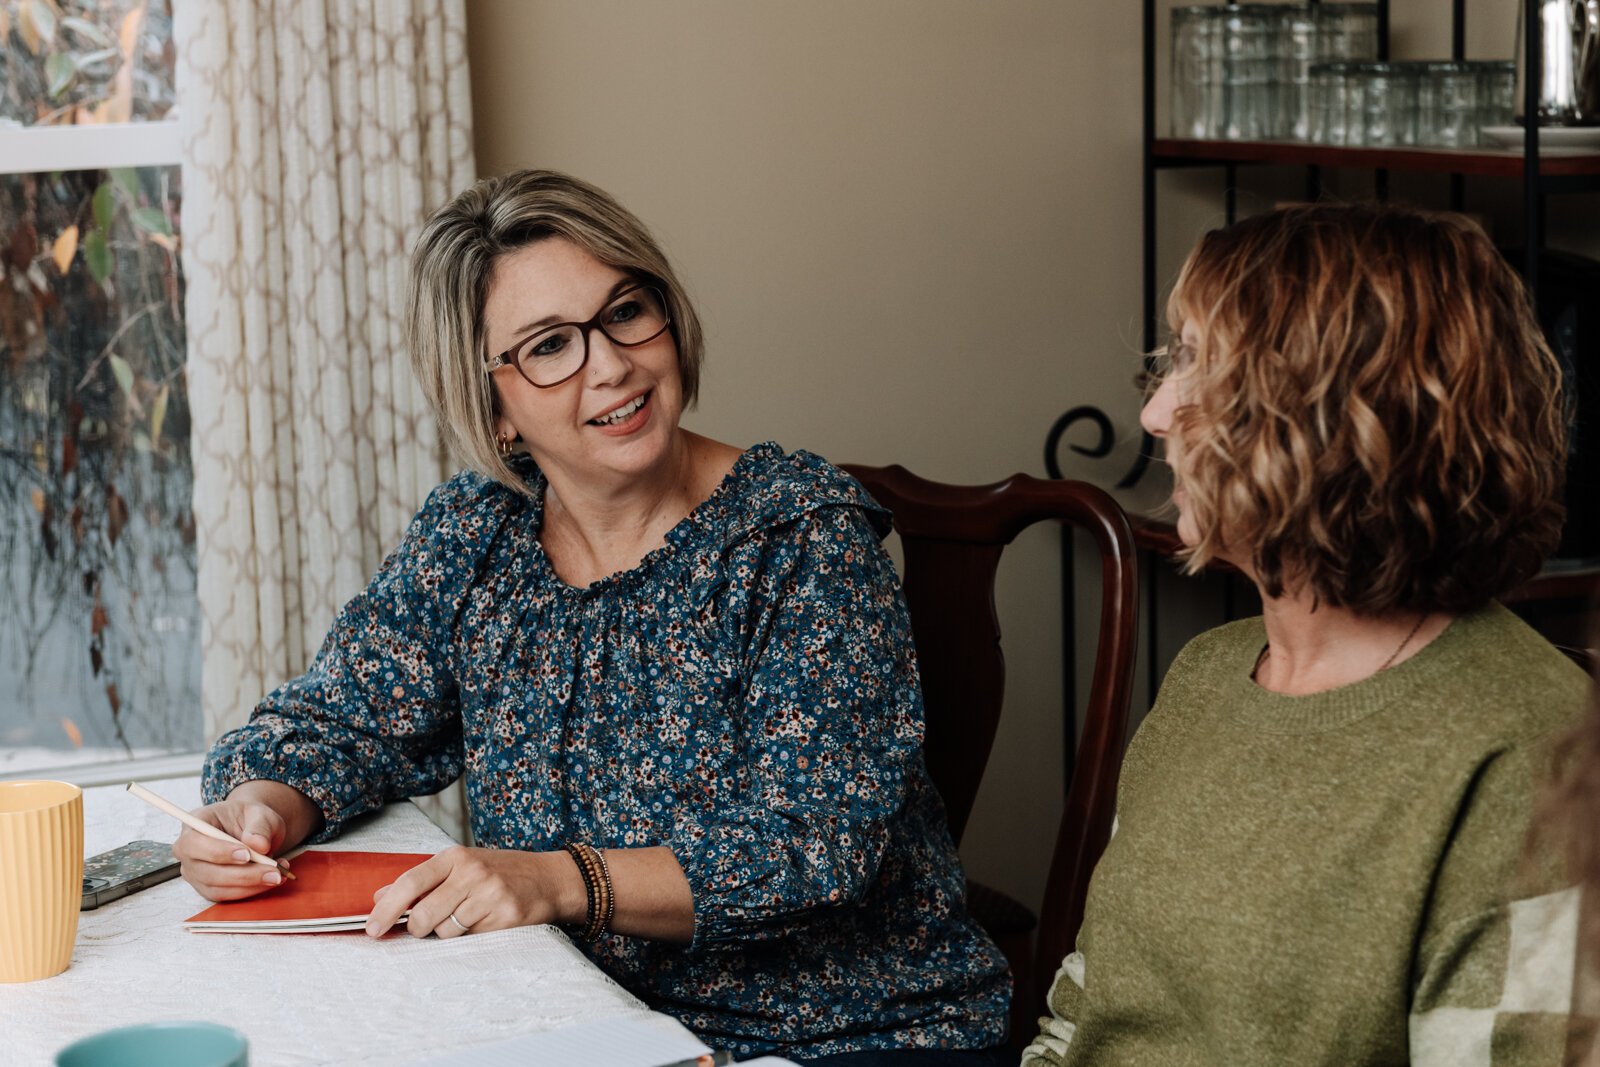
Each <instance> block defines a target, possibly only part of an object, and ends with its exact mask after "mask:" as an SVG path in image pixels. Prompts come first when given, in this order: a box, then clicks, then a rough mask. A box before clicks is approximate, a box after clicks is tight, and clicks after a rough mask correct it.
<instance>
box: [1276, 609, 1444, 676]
mask: <svg viewBox="0 0 1600 1067" xmlns="http://www.w3.org/2000/svg"><path fill="white" fill-rule="evenodd" d="M1432 617H1433V612H1431V611H1425V612H1423V613H1422V615H1421V617H1420V618H1418V619H1417V624H1416V625H1415V626H1413V627H1411V629H1410V631H1409V632H1408V633H1407V634H1406V636H1405V637H1404V638H1403V639H1402V640H1401V642H1400V644H1399V645H1398V646H1397V647H1396V648H1395V650H1394V651H1393V652H1391V653H1389V658H1388V659H1386V660H1384V661H1383V666H1381V667H1379V668H1378V669H1377V670H1375V671H1373V672H1372V673H1373V674H1382V673H1383V672H1384V671H1386V670H1388V669H1389V668H1390V667H1393V666H1394V661H1395V660H1397V659H1399V658H1400V653H1402V652H1404V651H1405V650H1406V646H1407V645H1409V644H1410V643H1411V639H1412V638H1413V637H1416V636H1417V634H1419V633H1421V632H1422V624H1423V623H1425V622H1427V621H1428V620H1429V619H1430V618H1432ZM1271 655H1272V643H1271V642H1270V641H1269V642H1268V643H1267V644H1264V645H1262V646H1261V655H1259V656H1257V657H1256V665H1255V667H1254V668H1253V669H1252V670H1251V671H1250V677H1251V678H1254V677H1256V675H1257V674H1259V673H1260V672H1261V668H1262V667H1263V666H1264V665H1265V664H1266V662H1267V658H1268V657H1269V656H1271Z"/></svg>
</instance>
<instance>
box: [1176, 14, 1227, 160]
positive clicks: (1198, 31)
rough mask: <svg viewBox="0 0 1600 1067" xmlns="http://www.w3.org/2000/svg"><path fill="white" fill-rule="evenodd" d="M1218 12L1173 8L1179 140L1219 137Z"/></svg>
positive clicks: (1220, 94)
mask: <svg viewBox="0 0 1600 1067" xmlns="http://www.w3.org/2000/svg"><path fill="white" fill-rule="evenodd" d="M1216 11H1217V8H1216V7H1215V6H1214V5H1210V4H1205V5H1191V6H1188V7H1175V8H1173V9H1172V136H1174V137H1177V138H1182V139H1186V140H1204V139H1208V138H1213V137H1216V136H1217V127H1218V125H1219V122H1218V114H1217V112H1218V111H1219V104H1220V103H1221V99H1222V91H1221V90H1222V87H1221V85H1220V84H1219V79H1220V71H1219V59H1220V54H1219V51H1218V43H1217V28H1218V26H1219V23H1218V20H1217V19H1216V17H1215V16H1216Z"/></svg>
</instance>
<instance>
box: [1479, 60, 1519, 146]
mask: <svg viewBox="0 0 1600 1067" xmlns="http://www.w3.org/2000/svg"><path fill="white" fill-rule="evenodd" d="M1467 65H1468V66H1469V67H1471V68H1472V69H1473V70H1474V71H1476V72H1477V74H1478V130H1479V138H1478V139H1479V141H1480V142H1481V141H1482V140H1483V138H1482V130H1483V127H1485V126H1509V125H1511V123H1512V122H1514V121H1516V111H1517V61H1516V60H1514V59H1478V60H1472V61H1470V62H1469V63H1468V64H1467Z"/></svg>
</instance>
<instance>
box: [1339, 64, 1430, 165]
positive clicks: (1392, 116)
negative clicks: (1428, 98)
mask: <svg viewBox="0 0 1600 1067" xmlns="http://www.w3.org/2000/svg"><path fill="white" fill-rule="evenodd" d="M1416 98H1417V77H1416V73H1415V72H1414V71H1411V70H1408V69H1406V67H1405V66H1404V65H1403V64H1399V63H1356V64H1353V65H1352V67H1351V69H1350V71H1349V73H1348V75H1347V78H1346V108H1345V143H1346V144H1353V145H1365V146H1368V147H1372V148H1393V147H1396V146H1399V145H1408V144H1415V143H1416V128H1415V125H1414V123H1415V117H1416Z"/></svg>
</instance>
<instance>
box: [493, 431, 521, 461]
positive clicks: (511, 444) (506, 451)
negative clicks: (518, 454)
mask: <svg viewBox="0 0 1600 1067" xmlns="http://www.w3.org/2000/svg"><path fill="white" fill-rule="evenodd" d="M494 443H495V447H496V448H498V449H499V450H500V455H501V456H509V455H511V453H513V452H515V451H516V449H517V445H516V442H515V441H513V440H512V439H511V435H510V434H508V433H503V434H501V435H500V436H498V437H496V438H495V439H494Z"/></svg>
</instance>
